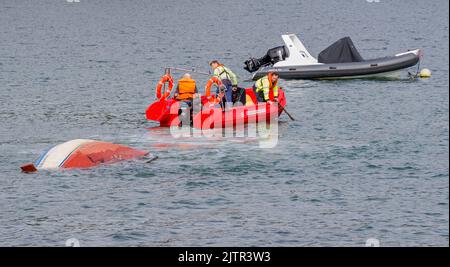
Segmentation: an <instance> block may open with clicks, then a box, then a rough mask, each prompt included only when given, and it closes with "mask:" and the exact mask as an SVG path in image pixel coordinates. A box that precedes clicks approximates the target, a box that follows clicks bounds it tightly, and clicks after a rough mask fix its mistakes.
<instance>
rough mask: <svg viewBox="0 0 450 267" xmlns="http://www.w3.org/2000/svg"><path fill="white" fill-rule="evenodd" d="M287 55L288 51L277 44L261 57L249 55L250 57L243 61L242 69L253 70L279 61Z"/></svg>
mask: <svg viewBox="0 0 450 267" xmlns="http://www.w3.org/2000/svg"><path fill="white" fill-rule="evenodd" d="M288 56H289V52H288V50H287V48H286V47H285V46H284V45H282V46H277V47H274V48H271V49H269V50H268V51H267V53H266V55H265V56H263V57H261V58H254V57H251V58H250V59H248V60H246V61H245V62H244V64H245V66H244V69H245V70H247V71H248V72H255V71H257V70H258V69H259V68H261V67H264V66H268V65H273V64H275V63H277V62H279V61H282V60H284V59H286V58H287V57H288Z"/></svg>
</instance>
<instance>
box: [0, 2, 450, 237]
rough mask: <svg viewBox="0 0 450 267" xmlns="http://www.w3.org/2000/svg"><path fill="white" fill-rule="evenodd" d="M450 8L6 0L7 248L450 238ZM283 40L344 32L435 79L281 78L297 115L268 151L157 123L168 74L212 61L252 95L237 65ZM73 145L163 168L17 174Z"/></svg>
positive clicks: (368, 50) (3, 214)
mask: <svg viewBox="0 0 450 267" xmlns="http://www.w3.org/2000/svg"><path fill="white" fill-rule="evenodd" d="M448 5H449V3H448V1H446V0H442V1H440V0H436V1H418V0H417V1H391V0H380V2H378V3H376V2H373V3H371V1H366V0H351V1H294V0H285V1H279V3H276V1H237V0H235V1H206V0H204V1H167V0H164V1H137V0H136V1H126V2H125V1H118V0H112V1H110V0H108V1H106V0H96V1H94V0H80V3H67V2H66V1H65V0H40V1H31V0H30V1H25V0H20V1H1V2H0V25H1V26H0V103H1V104H0V151H1V153H0V162H1V163H0V245H3V246H31V245H33V246H34V245H43V246H64V243H65V241H66V240H67V239H68V238H71V237H74V238H77V239H78V240H79V241H80V244H81V246H97V245H98V246H141V245H143V246H179V245H183V246H191V245H193V246H199V245H212V246H266V245H268V246H309V245H311V246H363V245H364V243H365V241H366V239H368V238H370V237H374V238H377V239H379V240H380V242H381V245H384V246H429V245H432V246H448V244H449V205H448V204H449V163H448V160H449V127H448V126H449V120H448V118H449V117H448V111H449V110H448V107H449V98H448V96H449V92H448V86H449V69H448V66H449V53H448V51H449V48H448V41H449V37H448V32H449V30H448V17H449V7H448ZM282 32H293V33H297V34H298V35H299V36H300V38H301V39H302V40H303V41H304V43H305V45H306V46H307V47H308V48H309V49H310V52H311V53H312V54H313V55H317V53H319V52H320V51H321V50H322V49H324V48H325V47H326V46H328V45H329V44H331V43H332V42H333V41H335V40H337V39H339V38H340V37H343V36H351V37H352V39H353V41H354V43H355V45H356V46H357V47H358V48H359V50H360V52H361V54H362V55H363V56H364V57H366V58H371V57H380V56H385V55H392V54H394V53H398V52H402V51H406V50H407V49H414V48H423V49H424V51H425V57H424V61H423V62H422V67H427V68H429V69H431V70H432V72H433V77H432V78H431V79H423V80H408V79H406V78H402V79H396V80H391V81H382V80H353V81H282V82H281V84H282V86H283V87H285V89H286V93H287V97H288V106H287V108H288V110H289V111H290V113H291V114H292V115H293V116H294V117H295V118H296V119H297V120H296V121H294V122H293V121H289V119H288V118H287V117H286V115H282V117H281V123H280V126H279V143H278V145H277V146H276V147H275V148H274V149H271V150H267V149H259V148H258V146H257V145H256V143H255V142H254V141H252V140H235V139H225V140H224V139H202V138H184V139H173V138H171V135H170V133H169V131H168V130H167V129H154V128H153V129H149V128H152V127H155V126H157V124H155V123H153V122H147V121H146V120H145V114H144V112H145V109H146V107H147V106H148V104H149V103H150V102H151V101H153V96H154V86H155V85H156V82H157V81H158V80H159V77H160V76H161V74H162V72H163V69H162V68H163V67H164V66H180V67H191V66H194V67H197V68H199V69H201V70H207V67H208V66H207V62H208V61H209V60H211V59H219V60H221V61H223V62H224V63H225V64H226V65H228V66H229V67H230V68H232V69H233V70H235V72H236V73H237V74H238V76H239V78H240V80H241V85H247V86H249V85H251V83H250V81H249V80H248V78H249V74H248V73H247V72H245V71H244V70H243V69H242V66H243V65H242V63H243V61H244V60H245V59H247V58H248V56H249V55H252V56H262V55H263V54H264V53H265V52H266V51H267V49H268V48H271V47H274V46H278V45H281V44H282V41H281V38H280V34H281V33H282ZM177 75H178V74H177ZM179 75H181V74H179ZM175 76H176V75H175ZM403 76H405V77H406V72H404V73H403ZM195 78H197V79H198V80H199V82H200V83H201V84H204V82H205V79H206V78H205V77H202V76H197V77H195ZM76 138H90V139H98V140H105V141H112V142H118V143H122V144H126V145H130V146H133V147H136V148H141V149H146V150H150V151H151V152H152V153H154V154H155V155H158V156H159V160H158V161H156V162H154V163H151V164H146V163H145V162H143V161H139V160H138V161H130V162H123V163H119V164H115V165H110V166H101V167H99V168H95V169H91V170H78V171H54V172H40V173H37V174H32V175H29V174H22V173H20V171H19V166H20V165H21V164H23V163H26V162H29V161H32V160H34V159H35V158H36V157H37V156H38V155H39V153H41V152H42V151H43V150H44V149H46V148H48V147H50V146H52V145H54V144H58V143H61V142H65V141H67V140H70V139H76Z"/></svg>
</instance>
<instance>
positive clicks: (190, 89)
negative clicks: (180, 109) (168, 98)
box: [177, 78, 196, 100]
mask: <svg viewBox="0 0 450 267" xmlns="http://www.w3.org/2000/svg"><path fill="white" fill-rule="evenodd" d="M195 88H196V85H195V80H194V79H190V78H182V79H180V80H179V81H178V97H177V99H178V100H187V99H192V98H193V97H194V94H195Z"/></svg>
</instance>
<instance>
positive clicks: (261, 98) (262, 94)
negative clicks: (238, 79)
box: [253, 85, 266, 102]
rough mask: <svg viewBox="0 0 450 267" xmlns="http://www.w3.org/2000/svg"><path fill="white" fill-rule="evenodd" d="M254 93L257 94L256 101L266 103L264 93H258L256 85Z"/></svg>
mask: <svg viewBox="0 0 450 267" xmlns="http://www.w3.org/2000/svg"><path fill="white" fill-rule="evenodd" d="M253 92H254V93H255V96H256V100H258V102H266V100H265V99H264V93H263V91H260V92H256V86H254V85H253Z"/></svg>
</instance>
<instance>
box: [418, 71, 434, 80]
mask: <svg viewBox="0 0 450 267" xmlns="http://www.w3.org/2000/svg"><path fill="white" fill-rule="evenodd" d="M419 77H420V78H430V77H431V71H430V70H429V69H422V70H421V71H420V74H419Z"/></svg>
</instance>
